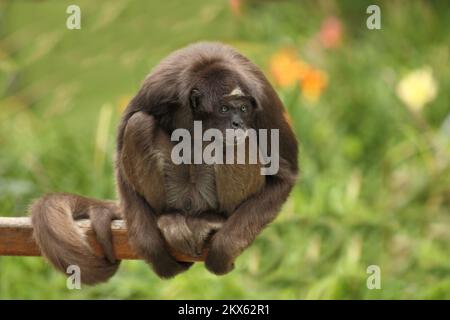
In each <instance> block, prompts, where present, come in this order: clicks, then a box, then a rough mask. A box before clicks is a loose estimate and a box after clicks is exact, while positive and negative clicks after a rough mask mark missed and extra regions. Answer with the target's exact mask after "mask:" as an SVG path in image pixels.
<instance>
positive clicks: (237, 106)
mask: <svg viewBox="0 0 450 320" xmlns="http://www.w3.org/2000/svg"><path fill="white" fill-rule="evenodd" d="M191 106H192V113H193V119H194V120H196V121H202V129H203V131H206V130H208V129H217V130H219V131H220V132H221V133H222V135H223V137H226V136H227V133H228V132H233V134H235V135H236V140H237V141H236V142H239V141H240V140H242V138H245V136H246V135H247V131H248V129H251V128H253V127H254V120H255V112H256V101H255V99H254V98H253V97H251V96H249V95H244V94H242V93H241V94H228V95H221V96H219V97H218V98H214V97H205V95H202V93H201V92H200V91H199V90H198V89H193V90H192V93H191ZM230 130H231V131H230Z"/></svg>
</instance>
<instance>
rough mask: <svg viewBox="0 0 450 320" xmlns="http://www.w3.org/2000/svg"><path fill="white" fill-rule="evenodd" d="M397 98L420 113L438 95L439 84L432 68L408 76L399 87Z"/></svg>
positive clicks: (424, 68)
mask: <svg viewBox="0 0 450 320" xmlns="http://www.w3.org/2000/svg"><path fill="white" fill-rule="evenodd" d="M396 93H397V96H398V97H399V98H400V100H401V101H402V102H403V103H404V104H405V105H406V106H407V107H408V108H409V109H411V110H413V111H420V110H421V109H422V108H423V107H424V106H425V105H426V104H427V103H429V102H431V101H432V100H433V99H434V98H435V97H436V94H437V83H436V80H435V79H434V77H433V72H432V70H431V68H430V67H423V68H422V69H418V70H415V71H413V72H410V73H409V74H407V75H406V76H405V77H403V79H401V80H400V82H399V83H398V85H397V89H396Z"/></svg>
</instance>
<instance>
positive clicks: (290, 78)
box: [270, 49, 309, 87]
mask: <svg viewBox="0 0 450 320" xmlns="http://www.w3.org/2000/svg"><path fill="white" fill-rule="evenodd" d="M308 68H309V67H308V65H307V64H306V63H304V62H303V61H302V60H300V59H299V58H298V57H297V55H296V54H295V52H294V50H292V49H283V50H281V51H279V52H278V53H276V54H274V55H273V56H272V58H271V59H270V71H271V73H272V75H273V77H274V79H275V81H276V83H277V84H278V85H280V86H281V87H288V86H291V85H293V84H295V83H296V82H297V81H299V80H300V79H301V78H302V77H303V76H304V75H305V73H306V72H307V69H308Z"/></svg>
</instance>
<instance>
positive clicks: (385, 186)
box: [0, 0, 450, 299]
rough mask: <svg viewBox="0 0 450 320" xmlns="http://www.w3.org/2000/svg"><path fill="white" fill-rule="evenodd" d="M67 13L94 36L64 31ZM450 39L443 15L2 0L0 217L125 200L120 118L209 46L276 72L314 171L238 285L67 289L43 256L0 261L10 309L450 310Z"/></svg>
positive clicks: (194, 278)
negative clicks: (294, 304) (166, 305)
mask: <svg viewBox="0 0 450 320" xmlns="http://www.w3.org/2000/svg"><path fill="white" fill-rule="evenodd" d="M70 4H76V5H78V6H80V8H81V29H80V30H68V29H67V28H66V20H67V18H68V16H69V15H68V14H67V13H66V9H67V7H68V6H69V5H70ZM371 4H377V5H379V7H380V9H381V29H380V30H369V29H368V28H367V26H366V20H367V19H368V17H369V16H370V14H367V13H366V9H367V7H368V6H369V5H371ZM449 30H450V6H449V3H448V2H447V1H373V0H372V1H350V0H347V1H333V0H330V1H326V0H323V1H293V0H292V1H288V0H286V1H282V0H279V1H276V0H272V1H270V0H247V1H245V0H230V1H227V0H221V1H207V0H190V1H188V2H187V1H181V0H179V1H153V0H152V1H128V0H124V1H110V2H104V3H98V2H96V4H94V2H92V1H88V0H85V1H78V0H77V1H59V0H58V1H57V0H53V1H25V0H22V1H5V0H4V1H2V2H1V3H0V215H2V216H21V215H25V214H26V210H27V206H28V204H29V203H30V201H31V200H32V199H34V198H36V197H39V196H40V195H42V194H43V193H45V192H51V191H66V192H73V193H79V194H83V195H88V196H92V197H98V198H114V197H115V186H114V179H113V168H112V158H113V153H114V145H115V131H116V124H117V123H118V119H119V117H120V113H121V111H122V110H123V109H124V107H125V106H126V104H127V102H128V101H129V100H130V98H131V97H132V96H133V94H134V93H136V92H137V90H138V88H139V86H140V84H141V82H142V80H143V79H144V77H145V76H146V74H147V73H148V72H149V71H150V70H151V69H152V67H154V66H155V65H156V64H157V63H158V61H159V60H160V59H161V58H163V57H164V56H166V55H167V54H168V53H169V52H171V51H172V50H174V49H177V48H180V47H182V46H185V45H187V44H189V43H192V42H195V41H199V40H217V41H222V42H225V43H228V44H231V45H233V46H234V47H236V48H237V49H238V50H239V51H241V52H242V53H243V54H245V55H246V56H248V57H249V58H250V59H251V60H253V61H254V62H255V63H256V64H257V65H258V66H260V67H261V68H262V69H263V70H264V72H265V74H266V75H267V77H268V78H269V79H270V81H271V82H272V83H273V85H274V86H275V88H276V89H277V91H278V93H279V95H280V97H281V98H282V100H283V102H284V103H285V105H286V108H287V109H288V111H289V113H290V115H291V118H292V124H293V126H294V129H295V131H296V134H297V135H298V137H299V139H300V140H301V156H300V159H299V161H300V163H301V166H302V174H301V178H300V180H299V182H298V184H297V186H296V188H295V190H294V191H293V192H292V194H291V196H290V198H289V200H288V202H287V203H286V204H285V206H284V207H283V210H282V213H281V214H280V216H279V217H278V218H277V220H276V221H275V222H274V223H273V224H272V225H271V226H270V227H269V228H267V229H266V230H265V231H264V232H263V233H262V234H261V235H260V236H259V237H258V238H257V240H256V241H255V243H254V244H253V245H252V246H251V247H250V248H249V249H248V250H247V251H245V252H244V254H242V255H241V256H240V257H239V258H238V260H237V263H236V269H235V271H233V272H232V273H230V274H228V275H226V276H223V277H216V276H214V275H212V274H210V273H208V272H207V271H206V270H205V269H204V267H203V265H202V264H198V265H195V266H194V267H193V268H192V269H191V270H190V271H189V272H187V273H184V274H182V275H179V276H178V277H176V278H175V279H173V280H170V281H167V280H166V281H163V280H160V279H158V278H157V277H156V276H155V275H154V274H153V273H152V272H151V270H150V268H149V267H148V266H147V265H146V264H145V263H144V262H142V261H124V262H123V263H122V266H121V268H120V270H119V272H118V273H117V275H116V276H115V277H114V278H112V279H111V280H110V281H109V282H108V283H106V284H102V285H99V286H96V287H86V286H84V287H83V288H82V290H68V289H67V288H66V280H65V277H64V276H63V275H61V274H59V273H57V272H56V271H54V270H53V269H52V268H51V267H50V266H49V265H48V264H47V263H45V262H44V260H43V259H41V258H32V257H27V258H18V257H0V298H1V299H9V298H14V299H18V298H25V299H29V298H31V299H37V298H49V299H52V298H53V299H54V298H67V299H75V298H83V299H84V298H106V299H108V298H138V299H145V298H150V299H153V298H160V299H204V298H205V299H206V298H207V299H216V298H227V299H240V298H246V299H264V298H267V299H279V298H280V299H281V298H283V299H299V298H300V299H314V298H318V299H366V298H371V299H379V298H383V299H391V298H393V299H399V298H403V299H411V298H427V299H428V298H437V299H443V298H447V299H450V255H449V252H450V210H449V207H450V168H449V165H450V142H449V141H450V106H449V101H450V91H449V86H450V72H449V71H450V70H449V43H450V35H449ZM370 265H377V266H379V267H380V270H381V289H380V290H369V289H368V288H367V286H366V280H367V278H368V276H369V274H367V272H366V270H367V267H368V266H370Z"/></svg>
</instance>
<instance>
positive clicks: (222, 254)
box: [205, 168, 296, 274]
mask: <svg viewBox="0 0 450 320" xmlns="http://www.w3.org/2000/svg"><path fill="white" fill-rule="evenodd" d="M280 171H285V172H282V173H281V174H278V175H277V176H274V177H270V176H268V177H267V178H266V180H267V181H266V185H265V186H264V188H263V189H262V190H261V191H260V192H259V193H257V194H255V195H253V196H251V197H250V198H248V199H247V200H245V201H244V202H243V203H242V204H241V205H239V206H238V208H237V209H236V211H235V212H234V213H233V214H232V215H231V216H230V217H229V218H228V220H227V221H226V222H225V224H224V225H223V227H222V228H221V229H220V230H219V231H218V232H217V233H216V234H215V235H214V237H213V239H212V242H211V247H210V248H209V252H208V255H207V257H206V260H205V265H206V267H207V268H208V270H210V271H211V272H213V273H215V274H225V273H228V272H229V271H231V270H232V269H233V262H234V260H235V259H236V257H237V256H239V254H240V253H241V252H242V251H243V250H244V249H245V248H247V247H248V246H249V245H250V244H251V243H252V242H253V240H254V239H255V237H256V236H257V235H258V233H260V232H261V230H262V229H263V228H264V227H265V226H266V225H267V224H268V223H270V222H271V221H272V220H273V219H274V218H275V217H276V215H277V214H278V211H279V210H280V208H281V205H282V204H283V203H284V202H285V201H286V199H287V197H288V195H289V192H290V191H291V189H292V187H293V185H294V182H295V174H296V172H294V171H289V170H281V168H280Z"/></svg>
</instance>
